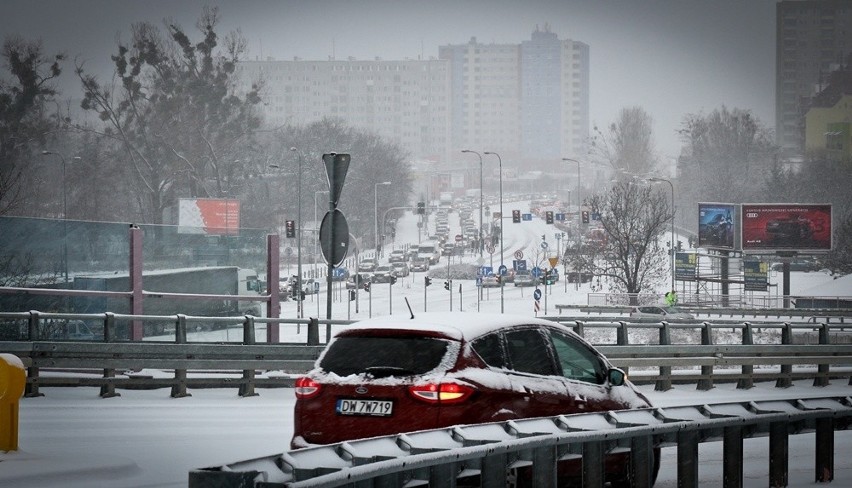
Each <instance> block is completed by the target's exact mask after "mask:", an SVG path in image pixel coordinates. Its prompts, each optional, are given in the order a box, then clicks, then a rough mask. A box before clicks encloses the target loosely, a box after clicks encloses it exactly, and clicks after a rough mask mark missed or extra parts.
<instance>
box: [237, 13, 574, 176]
mask: <svg viewBox="0 0 852 488" xmlns="http://www.w3.org/2000/svg"><path fill="white" fill-rule="evenodd" d="M237 69H238V70H239V75H240V80H241V83H242V84H243V88H244V89H246V90H247V89H248V87H249V86H250V85H251V83H253V82H254V81H256V80H263V85H264V88H263V91H262V94H261V96H262V98H263V101H264V103H263V106H262V107H261V109H262V110H263V114H264V116H265V119H266V121H267V123H268V124H270V125H272V126H279V125H283V124H300V125H301V124H308V123H311V122H314V121H317V120H320V119H322V118H323V117H336V118H340V119H342V120H343V121H344V122H346V123H347V124H350V125H352V126H353V127H356V128H359V129H363V130H367V131H371V132H375V133H376V134H378V135H380V136H382V137H385V138H387V139H389V140H390V141H392V142H395V143H397V144H399V145H400V146H401V147H402V148H404V149H405V150H407V151H409V153H410V154H411V156H412V158H413V159H415V160H429V161H435V162H442V163H452V161H454V160H455V159H456V158H457V157H458V154H459V152H460V151H461V150H462V149H465V148H470V149H477V150H484V151H493V152H497V153H500V154H501V155H502V156H504V157H509V158H512V159H513V160H515V161H524V160H541V159H550V160H554V159H555V160H558V158H560V157H561V156H568V157H571V156H578V155H582V154H584V153H585V147H586V146H585V145H586V142H587V139H588V127H589V47H588V46H587V45H586V44H583V43H580V42H575V41H571V40H560V39H558V38H557V36H556V34H553V33H551V32H550V31H549V30H548V29H547V28H545V29H544V30H539V29H536V30H535V32H533V34H532V36H531V39H530V40H529V41H524V42H522V43H521V44H481V43H478V42H477V41H476V39H475V38H473V39H471V41H470V42H469V43H467V44H461V45H447V46H441V47H439V56H438V59H429V60H404V61H384V60H379V59H376V60H355V59H347V60H333V59H332V60H328V61H305V60H301V59H295V60H292V61H276V60H267V61H243V62H241V63H239V65H238V68H237Z"/></svg>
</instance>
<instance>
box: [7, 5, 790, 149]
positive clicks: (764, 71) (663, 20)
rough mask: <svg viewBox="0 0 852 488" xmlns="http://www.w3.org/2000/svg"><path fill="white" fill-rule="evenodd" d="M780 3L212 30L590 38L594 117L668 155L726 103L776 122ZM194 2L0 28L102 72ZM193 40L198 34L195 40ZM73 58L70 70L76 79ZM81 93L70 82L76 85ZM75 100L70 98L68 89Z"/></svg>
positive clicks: (286, 13)
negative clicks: (622, 118)
mask: <svg viewBox="0 0 852 488" xmlns="http://www.w3.org/2000/svg"><path fill="white" fill-rule="evenodd" d="M775 3H776V2H775V0H547V1H541V0H517V1H510V0H470V1H465V0H429V1H422V0H397V1H391V0H349V1H345V0H275V1H273V0H263V1H221V2H219V3H218V5H219V8H220V12H221V17H222V23H221V27H220V32H221V33H224V32H226V31H230V30H233V29H237V28H239V29H240V30H241V31H242V33H243V35H244V36H245V38H246V39H247V41H248V43H249V49H250V57H251V58H252V59H254V58H255V57H260V56H263V57H267V56H272V57H274V58H276V59H282V60H285V59H292V58H293V57H294V56H298V57H300V58H302V59H308V60H315V59H328V58H329V56H332V55H334V56H335V57H336V58H337V59H346V58H347V57H349V56H353V57H355V58H357V59H373V58H375V57H380V58H382V59H385V60H392V59H404V58H416V57H418V56H421V55H422V56H425V57H426V58H428V57H437V56H438V47H439V46H441V45H446V44H464V43H466V42H468V41H469V40H470V38H471V37H476V38H477V40H478V41H479V42H482V43H492V42H494V43H511V44H518V43H520V42H522V41H524V40H528V39H529V38H530V34H531V33H532V32H533V31H534V30H535V28H536V26H539V27H540V28H544V25H545V24H549V26H550V30H551V31H552V32H554V33H556V34H557V36H558V37H559V38H560V39H573V40H576V41H581V42H584V43H586V44H588V45H589V48H590V56H591V100H590V102H591V123H592V124H593V125H594V124H597V125H606V124H609V123H611V122H613V121H614V120H615V119H616V117H617V115H618V111H619V110H620V109H621V108H623V107H628V106H640V107H642V108H644V109H645V110H646V111H648V113H650V114H651V116H652V117H653V118H654V121H655V139H656V141H657V149H658V151H659V152H660V154H661V155H662V156H676V155H677V154H678V153H679V152H680V149H679V148H680V142H679V139H678V137H677V135H676V133H675V131H676V130H677V129H678V128H679V126H680V123H681V121H682V118H683V116H684V114H688V113H698V112H709V111H712V110H713V109H715V108H719V107H721V106H722V105H723V104H724V105H726V106H728V107H729V108H732V107H737V108H743V109H749V110H752V111H753V112H754V114H755V115H756V116H757V117H758V118H759V119H760V120H761V121H762V122H763V123H764V124H765V125H767V126H769V127H771V126H773V125H774V94H775V84H774V74H775ZM204 5H216V3H215V2H214V1H198V0H144V1H143V0H138V1H130V0H4V1H3V7H2V15H0V34H1V35H2V36H4V37H5V36H6V35H9V34H18V35H21V36H23V37H24V38H26V39H42V40H43V41H44V45H45V47H46V50H47V52H48V53H54V52H64V53H65V54H67V55H68V56H69V59H71V60H73V59H74V58H78V59H80V60H85V61H86V63H87V66H88V67H90V68H91V69H93V70H95V69H96V68H100V69H103V68H102V67H103V66H106V65H107V64H108V62H109V56H110V54H112V53H113V52H114V51H115V46H116V39H118V38H119V36H121V37H122V38H123V39H127V38H128V37H129V32H130V25H131V24H132V23H134V22H138V21H143V20H147V21H153V22H157V23H160V22H161V21H162V20H163V19H164V18H167V17H168V18H171V19H174V20H175V21H177V22H178V23H179V24H180V25H182V26H183V27H184V28H185V29H186V30H187V31H189V32H191V33H192V34H193V35H194V34H195V33H196V32H197V31H196V30H195V29H194V24H195V20H196V19H197V18H198V16H199V14H200V13H201V9H202V7H203V6H204ZM197 38H198V37H197V36H195V37H194V39H197ZM71 72H72V69H71V65H70V63H69V64H68V66H66V73H69V74H70V73H71ZM74 87H75V88H76V85H74ZM69 90H70V89H65V92H66V93H68V94H69V95H73V96H77V93H73V94H71V93H69Z"/></svg>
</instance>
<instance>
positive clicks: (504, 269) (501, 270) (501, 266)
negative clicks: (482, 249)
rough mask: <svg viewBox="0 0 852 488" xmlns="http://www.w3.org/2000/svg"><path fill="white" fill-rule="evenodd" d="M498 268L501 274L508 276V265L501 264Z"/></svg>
mask: <svg viewBox="0 0 852 488" xmlns="http://www.w3.org/2000/svg"><path fill="white" fill-rule="evenodd" d="M497 270H498V271H500V276H506V265H505V264H501V265H500V267H499V268H497Z"/></svg>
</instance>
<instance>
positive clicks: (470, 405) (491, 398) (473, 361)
mask: <svg viewBox="0 0 852 488" xmlns="http://www.w3.org/2000/svg"><path fill="white" fill-rule="evenodd" d="M295 395H296V403H295V406H294V410H293V438H292V440H291V447H292V448H301V447H307V446H311V445H318V444H320V445H322V444H332V443H337V442H344V441H348V440H352V439H360V438H367V437H375V436H383V435H391V434H398V433H400V432H412V431H418V430H426V429H438V428H444V427H449V426H452V425H459V424H478V423H484V422H497V421H505V420H510V419H524V418H533V417H547V416H556V415H562V414H572V413H581V412H582V413H588V412H603V411H610V410H622V409H638V408H648V407H651V404H650V402H649V401H648V399H647V398H646V397H645V396H644V395H643V394H642V393H640V392H639V391H638V390H637V389H636V388H635V387H634V386H633V384H632V383H630V382H629V381H628V380H627V377H626V375H625V374H624V372H623V371H622V370H620V369H618V368H615V367H613V366H612V365H611V364H610V363H609V361H607V359H606V358H605V357H604V356H603V355H601V354H600V353H599V352H598V351H597V350H596V349H595V348H594V347H593V346H592V345H591V344H590V343H588V342H586V341H585V340H584V339H582V338H581V337H580V336H578V335H577V334H575V333H574V332H573V331H572V330H571V329H570V328H569V327H566V326H564V325H562V324H558V323H556V322H551V321H548V320H543V319H537V318H532V317H528V316H520V315H511V314H479V313H477V314H473V313H459V312H456V313H430V314H417V316H416V317H414V318H410V317H408V316H406V317H405V318H404V319H403V318H400V317H397V316H384V317H379V318H374V319H369V320H365V321H362V322H357V323H355V324H352V325H351V326H348V327H346V328H345V329H342V330H340V331H339V332H337V334H336V335H335V336H334V338H333V339H332V340H331V341H330V342H329V343H328V345H327V346H326V348H325V350H324V351H323V353H322V354H321V355H320V358H319V359H318V360H317V362H316V365H315V367H314V369H313V370H311V371H310V372H309V373H308V374H307V375H306V376H303V377H301V378H298V379H297V380H296V384H295ZM659 456H660V453H659V449H656V448H655V449H654V457H655V459H654V465H653V476H654V478H655V477H656V474H657V471H658V469H659ZM569 457H570V456H569ZM604 466H605V468H604V472H605V476H606V480H605V481H606V482H609V483H612V485H613V486H629V485H630V467H629V466H630V459H629V452H626V451H625V450H623V449H616V450H614V451H613V452H612V454H609V455H608V456H607V457H606V459H605V462H604ZM522 473H524V474H526V476H529V475H530V473H529V471H521V472H518V475H521V474H522ZM581 473H582V468H581V466H580V465H579V463H577V462H576V459H574V460H570V459H569V460H566V461H564V462H560V463H559V465H558V466H557V476H558V477H559V480H558V481H559V483H558V484H559V485H560V486H564V484H565V483H566V482H568V481H574V479H575V478H576V477H578V476H580V474H581Z"/></svg>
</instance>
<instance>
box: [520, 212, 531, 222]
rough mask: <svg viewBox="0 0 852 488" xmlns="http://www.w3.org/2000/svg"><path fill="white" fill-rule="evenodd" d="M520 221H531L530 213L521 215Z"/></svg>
mask: <svg viewBox="0 0 852 488" xmlns="http://www.w3.org/2000/svg"><path fill="white" fill-rule="evenodd" d="M521 220H532V214H531V213H525V214H521Z"/></svg>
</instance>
